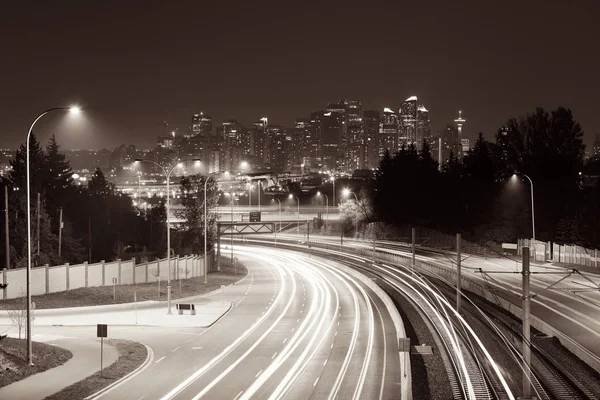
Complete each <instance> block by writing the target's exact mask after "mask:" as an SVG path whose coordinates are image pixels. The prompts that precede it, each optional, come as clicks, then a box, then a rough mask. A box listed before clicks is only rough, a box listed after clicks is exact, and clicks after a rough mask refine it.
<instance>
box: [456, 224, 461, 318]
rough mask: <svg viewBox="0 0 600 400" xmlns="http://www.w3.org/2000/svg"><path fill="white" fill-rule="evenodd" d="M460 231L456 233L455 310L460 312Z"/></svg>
mask: <svg viewBox="0 0 600 400" xmlns="http://www.w3.org/2000/svg"><path fill="white" fill-rule="evenodd" d="M460 240H461V236H460V233H457V234H456V312H457V313H459V314H460V298H461V281H460V280H461V276H460V273H461V270H460V267H461V265H460V262H461V255H460Z"/></svg>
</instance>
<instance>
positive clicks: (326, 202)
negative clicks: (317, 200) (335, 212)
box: [317, 192, 329, 236]
mask: <svg viewBox="0 0 600 400" xmlns="http://www.w3.org/2000/svg"><path fill="white" fill-rule="evenodd" d="M317 196H319V197H321V196H325V215H326V217H325V236H327V225H328V224H329V198H328V197H327V195H326V194H325V193H321V192H317Z"/></svg>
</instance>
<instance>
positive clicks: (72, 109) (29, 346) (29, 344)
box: [25, 105, 81, 365]
mask: <svg viewBox="0 0 600 400" xmlns="http://www.w3.org/2000/svg"><path fill="white" fill-rule="evenodd" d="M53 111H67V112H69V113H71V114H74V115H77V114H79V113H81V108H80V107H79V106H77V105H74V106H71V107H56V108H50V109H48V110H46V111H44V112H43V113H41V114H40V115H38V116H37V118H36V119H35V120H33V123H32V124H31V126H30V127H29V131H28V132H27V141H26V144H25V147H26V152H25V153H26V154H25V155H26V164H27V165H26V170H27V201H26V203H27V363H28V364H29V365H32V364H33V361H32V359H33V352H32V341H31V193H30V191H31V188H30V171H29V170H30V168H29V139H30V138H31V132H33V127H34V126H35V124H36V122H38V121H39V120H40V118H42V117H43V116H44V115H46V114H48V113H50V112H53Z"/></svg>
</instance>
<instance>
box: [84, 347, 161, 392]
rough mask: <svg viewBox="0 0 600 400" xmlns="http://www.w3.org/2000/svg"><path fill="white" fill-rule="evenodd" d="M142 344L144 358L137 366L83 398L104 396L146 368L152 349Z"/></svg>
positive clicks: (150, 359) (152, 358)
mask: <svg viewBox="0 0 600 400" xmlns="http://www.w3.org/2000/svg"><path fill="white" fill-rule="evenodd" d="M144 346H145V347H146V360H145V361H144V362H143V363H142V364H141V365H140V366H139V367H137V368H136V369H134V370H133V371H131V372H130V373H128V374H127V375H125V376H124V377H122V378H121V379H118V380H116V381H115V382H113V383H111V384H110V385H108V386H107V387H105V388H104V389H100V390H99V391H97V392H96V393H94V394H91V395H89V396H88V397H86V398H85V400H90V399H98V398H100V397H102V396H104V395H105V394H107V393H109V392H110V391H112V390H113V389H115V388H117V386H119V385H121V384H122V383H125V382H126V381H128V380H129V379H131V378H133V377H134V376H136V375H138V374H139V373H141V372H142V371H143V370H144V369H146V368H148V366H149V365H150V364H152V361H153V360H154V351H153V350H152V348H151V347H149V346H147V345H145V344H144ZM117 361H118V360H117Z"/></svg>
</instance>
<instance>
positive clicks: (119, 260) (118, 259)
mask: <svg viewBox="0 0 600 400" xmlns="http://www.w3.org/2000/svg"><path fill="white" fill-rule="evenodd" d="M117 262H118V263H119V264H118V266H119V275H118V276H119V281H118V283H119V285H120V284H121V282H123V281H122V280H121V259H120V258H117Z"/></svg>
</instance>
